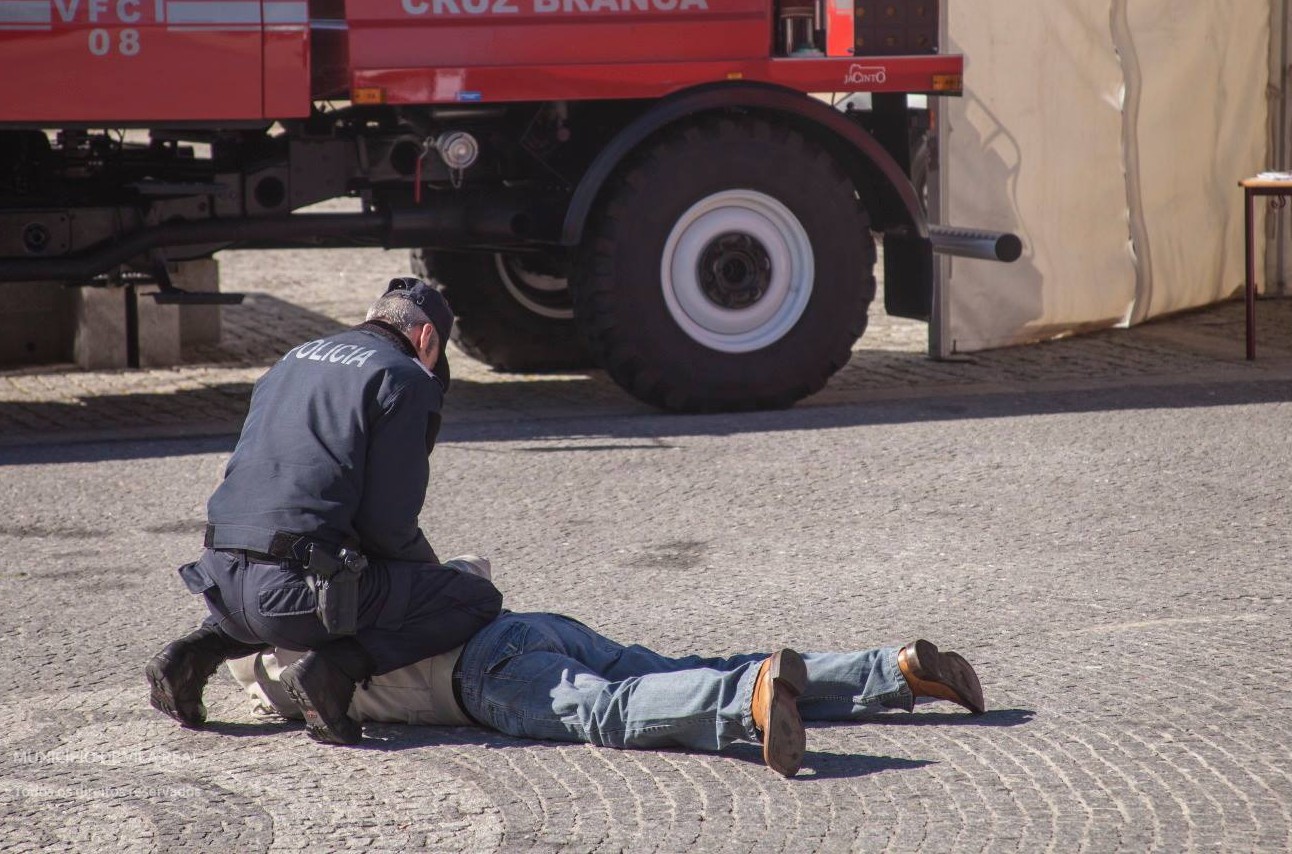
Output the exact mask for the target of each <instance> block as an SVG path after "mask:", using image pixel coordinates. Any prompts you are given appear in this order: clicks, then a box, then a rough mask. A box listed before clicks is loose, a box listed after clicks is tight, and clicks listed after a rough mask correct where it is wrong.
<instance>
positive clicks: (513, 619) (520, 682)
mask: <svg viewBox="0 0 1292 854" xmlns="http://www.w3.org/2000/svg"><path fill="white" fill-rule="evenodd" d="M446 565H448V566H455V567H457V568H459V569H463V570H464V571H469V572H472V573H473V574H477V575H482V576H484V577H486V578H488V577H489V575H490V572H489V562H488V561H487V560H485V559H483V558H478V557H474V556H467V557H464V558H457V559H455V560H452V561H449V562H448V564H446ZM299 657H300V653H293V652H289V651H285V650H278V651H276V652H262V653H259V654H257V655H255V656H251V657H247V658H242V659H237V660H235V661H231V662H230V663H229V669H230V671H231V672H232V673H233V675H234V678H236V679H237V680H238V682H239V684H241V685H242V686H243V688H244V689H245V690H246V691H247V693H248V694H250V695H251V697H252V698H254V699H255V700H256V702H257V705H258V710H259V711H261V712H262V713H268V714H278V715H281V716H283V717H288V718H296V719H300V718H301V717H302V715H301V711H300V708H299V707H298V706H297V705H296V703H294V702H293V700H292V698H291V696H290V695H289V694H288V692H287V691H286V690H285V689H284V688H283V686H282V684H281V682H280V681H279V677H280V675H281V673H282V671H283V669H284V668H285V667H287V666H289V665H290V664H291V663H292V662H293V661H295V660H296V659H297V658H299ZM917 697H931V698H936V699H940V700H949V701H951V702H953V703H958V704H959V705H961V706H964V707H965V708H966V709H969V711H971V712H973V713H974V714H982V713H983V711H984V708H985V707H984V705H983V697H982V688H981V687H980V686H979V684H978V677H977V674H975V673H974V669H973V667H972V666H970V664H969V662H967V661H965V659H964V658H962V657H961V656H960V655H958V654H956V653H954V652H941V651H939V650H938V648H937V647H936V646H934V645H933V644H932V643H929V642H928V641H926V640H917V641H915V642H914V643H911V644H907V645H906V646H904V647H901V648H897V647H882V648H878V649H869V650H864V651H859V652H844V653H811V652H809V653H804V654H803V655H801V656H800V655H799V654H798V653H796V652H795V651H794V650H791V649H783V650H781V651H780V652H778V653H775V654H772V655H768V654H767V653H752V654H747V655H736V656H732V657H730V658H702V657H700V656H687V657H685V658H667V657H665V656H662V655H659V654H657V653H654V652H651V651H650V650H649V649H646V648H645V647H642V646H636V645H633V646H623V645H621V644H618V643H616V642H614V641H612V640H610V639H608V638H606V637H603V636H602V635H600V634H598V633H597V632H595V631H593V630H592V629H590V628H588V627H587V626H585V625H584V624H583V623H580V622H579V621H578V620H575V619H573V618H571V617H565V616H561V615H560V614H548V613H534V614H516V613H510V612H507V611H504V612H503V614H502V616H500V617H498V618H497V619H495V620H494V621H493V622H492V623H490V624H489V625H487V626H486V627H485V628H483V629H481V630H480V631H479V632H477V633H476V634H475V635H474V636H473V637H472V638H471V639H470V640H468V641H467V642H466V644H465V645H464V646H463V647H461V648H460V649H456V650H453V651H451V652H447V653H444V654H442V655H437V656H435V657H434V658H428V659H426V660H424V661H421V662H418V663H417V664H414V665H411V666H409V667H404V668H401V669H399V670H395V671H393V672H391V673H387V674H384V675H382V676H375V677H373V678H372V681H371V682H370V683H369V684H368V685H367V686H366V690H360V691H357V692H356V693H355V696H354V700H353V701H352V703H351V706H350V714H351V716H352V717H354V718H356V719H358V720H360V721H364V720H367V721H379V722H383V723H407V724H438V725H445V726H471V725H473V724H476V725H479V726H484V727H488V728H491V729H496V730H498V731H500V732H503V733H506V734H507V735H512V736H518V737H521V738H538V739H552V740H556V741H574V742H587V743H589V744H596V745H599V746H601V747H616V748H638V749H653V748H661V747H683V748H689V749H692V750H704V751H717V750H721V749H722V748H723V747H725V746H726V745H728V744H730V743H731V742H733V741H754V742H761V743H762V745H763V758H764V760H765V761H766V762H767V764H768V766H770V767H771V768H772V769H773V770H775V771H777V772H779V773H781V774H784V775H785V776H787V777H792V776H793V775H794V774H796V773H797V772H798V769H799V765H800V764H801V762H802V760H803V754H804V750H805V735H804V731H803V720H815V721H855V720H862V719H865V718H867V717H871V716H873V715H875V714H877V713H879V712H882V711H884V710H886V709H905V710H907V711H910V710H911V709H912V708H913V706H914V703H915V698H917Z"/></svg>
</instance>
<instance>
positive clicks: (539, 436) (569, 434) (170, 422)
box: [0, 377, 1292, 466]
mask: <svg viewBox="0 0 1292 854" xmlns="http://www.w3.org/2000/svg"><path fill="white" fill-rule="evenodd" d="M467 384H468V385H470V383H467ZM517 384H519V385H524V383H523V382H520V381H518V382H517ZM476 385H477V386H478V388H477V389H476V390H475V392H476V394H477V395H478V396H489V397H492V398H495V399H497V400H500V401H501V400H507V399H508V396H509V394H510V392H509V390H508V387H509V386H511V385H513V383H510V382H498V383H481V384H476ZM231 393H234V391H233V390H231V389H228V388H221V389H203V390H199V391H194V392H189V391H183V392H177V393H175V394H172V395H164V396H161V397H164V398H166V401H167V406H166V410H167V411H168V412H171V413H174V412H176V411H184V410H186V409H188V408H189V404H190V402H191V403H192V406H193V408H194V410H195V411H200V409H201V404H202V403H203V402H209V399H210V397H211V396H212V395H213V394H214V395H220V396H225V395H229V394H231ZM1288 401H1292V378H1283V377H1277V378H1268V379H1264V380H1260V379H1254V380H1248V381H1222V380H1216V381H1210V382H1194V383H1187V384H1172V385H1135V386H1127V387H1118V388H1089V389H1074V390H1060V391H1033V390H1027V389H1022V390H1017V391H1009V392H1001V393H982V394H966V393H957V392H956V391H954V390H947V391H946V392H945V393H944V394H943V395H940V396H937V397H923V398H919V399H913V400H877V401H871V402H866V401H858V402H854V403H847V404H840V405H830V406H813V405H810V404H808V405H801V406H799V407H797V408H794V409H789V410H782V411H777V412H750V413H740V414H733V415H670V414H666V413H660V412H654V411H652V410H646V409H629V410H628V411H626V412H625V411H624V407H623V406H609V407H608V406H606V405H605V404H604V403H596V402H593V403H589V404H586V405H582V406H577V405H570V404H566V405H563V406H560V407H558V408H551V409H547V410H546V411H545V410H544V409H543V408H541V407H535V408H533V409H530V410H525V409H523V408H520V409H517V408H515V407H513V408H511V409H509V410H505V411H500V412H497V413H486V412H480V411H478V410H477V411H472V410H471V409H468V408H466V407H462V408H456V409H455V408H454V406H453V396H452V395H451V396H450V404H449V410H448V413H447V417H446V420H445V426H444V429H443V431H442V432H441V434H440V444H441V446H443V445H459V446H467V447H469V446H470V445H471V444H472V443H476V442H499V443H506V442H516V443H524V442H539V441H541V442H545V443H546V442H551V441H554V440H561V439H566V440H569V442H568V444H566V445H550V444H544V445H542V446H533V447H524V446H522V447H517V448H503V449H496V451H497V452H499V453H557V452H562V451H590V450H601V451H606V450H619V449H633V450H636V449H640V448H642V447H650V448H661V449H662V448H665V447H667V445H666V444H665V443H664V442H662V440H663V439H665V438H670V437H685V436H730V435H738V434H742V433H767V432H777V431H804V430H822V429H831V428H840V427H858V426H868V425H891V424H906V423H915V422H939V421H965V420H973V419H987V418H1017V417H1024V416H1035V415H1053V414H1069V413H1086V412H1111V411H1120V410H1145V409H1188V408H1200V407H1217V406H1236V405H1244V404H1262V403H1283V402H1288ZM42 405H45V406H55V407H57V406H64V405H66V404H24V406H25V407H26V408H28V409H33V408H39V407H40V406H42ZM114 405H119V404H118V403H117V399H116V398H103V399H92V400H88V401H86V402H85V409H86V410H87V411H88V413H89V414H90V415H91V417H93V414H94V412H95V410H96V409H97V408H98V407H112V406H114ZM132 405H138V403H137V401H136V402H135V403H132ZM0 408H3V405H0ZM244 411H245V404H244V405H243V407H242V408H240V409H239V410H238V413H239V417H241V413H242V412H244ZM203 423H210V422H201V421H199V422H198V423H197V424H196V425H187V427H186V425H184V424H183V419H182V417H178V416H175V417H173V418H172V417H162V416H160V415H159V416H158V418H157V419H156V420H154V422H153V423H152V424H151V425H150V426H149V427H148V428H147V430H146V434H150V435H151V437H150V438H146V439H145V438H140V439H135V438H133V437H132V436H131V435H130V434H129V433H126V434H125V435H124V436H122V435H121V434H120V433H107V434H101V435H91V436H82V437H78V439H77V440H71V441H69V440H64V442H63V443H59V434H58V432H57V431H54V432H50V433H38V434H36V435H34V436H32V437H31V440H30V442H26V441H20V442H11V443H9V445H8V447H5V446H4V445H3V443H0V466H18V465H32V464H50V463H59V462H97V461H102V460H123V459H124V460H129V459H141V458H153V457H164V456H184V455H191V454H205V453H223V452H227V451H229V450H231V449H232V447H233V442H234V440H235V439H236V435H237V431H238V428H239V424H238V423H237V422H236V421H228V422H226V423H224V424H223V425H222V426H221V425H220V424H216V426H215V427H214V428H212V432H213V433H214V435H212V434H211V433H207V434H205V435H204V434H203V431H202V430H201V425H202V424H203ZM175 427H179V428H181V432H180V434H179V435H177V433H176V432H171V433H170V436H171V437H173V438H168V437H167V429H168V428H175ZM184 429H188V430H190V431H191V432H190V433H184V432H182V431H183V430H184ZM192 433H196V434H197V436H196V437H195V436H193V435H192ZM3 438H6V437H0V439H3ZM590 440H591V441H590ZM91 443H92V444H91ZM490 450H491V451H492V450H495V449H490Z"/></svg>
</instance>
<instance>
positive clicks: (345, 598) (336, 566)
mask: <svg viewBox="0 0 1292 854" xmlns="http://www.w3.org/2000/svg"><path fill="white" fill-rule="evenodd" d="M367 568H368V559H367V558H366V557H364V556H363V555H362V554H360V553H359V552H356V551H354V550H352V549H346V548H343V549H341V550H340V551H338V552H337V553H336V554H333V553H332V552H331V551H329V550H327V549H326V548H322V547H320V546H319V545H318V544H311V545H310V547H309V552H308V559H307V560H306V561H305V571H306V572H307V573H308V574H309V576H310V579H311V582H312V584H313V587H314V594H315V597H316V600H317V605H316V606H315V610H316V612H317V613H318V617H319V619H320V620H322V621H323V627H324V628H325V629H327V630H328V633H329V634H333V635H352V634H354V633H355V631H356V624H357V623H358V620H359V577H360V576H362V575H363V572H364V570H365V569H367Z"/></svg>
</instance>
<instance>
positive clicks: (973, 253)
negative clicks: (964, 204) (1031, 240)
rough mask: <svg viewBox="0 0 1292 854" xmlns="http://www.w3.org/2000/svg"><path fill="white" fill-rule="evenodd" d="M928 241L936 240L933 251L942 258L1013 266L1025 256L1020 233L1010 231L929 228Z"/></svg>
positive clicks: (946, 226)
mask: <svg viewBox="0 0 1292 854" xmlns="http://www.w3.org/2000/svg"><path fill="white" fill-rule="evenodd" d="M929 239H930V240H932V241H933V251H934V252H938V253H941V254H943V255H955V256H957V257H960V258H978V259H980V260H983V261H1003V262H1004V263H1006V264H1012V263H1013V262H1015V261H1017V260H1018V259H1019V258H1021V257H1022V256H1023V241H1022V240H1020V239H1019V237H1018V235H1017V234H1010V233H1008V232H999V231H980V230H978V229H975V228H954V227H952V226H948V225H930V226H929Z"/></svg>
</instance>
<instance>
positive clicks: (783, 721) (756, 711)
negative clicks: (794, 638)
mask: <svg viewBox="0 0 1292 854" xmlns="http://www.w3.org/2000/svg"><path fill="white" fill-rule="evenodd" d="M806 687H807V665H805V664H804V663H803V658H802V656H800V655H799V654H798V653H797V652H795V651H794V650H792V649H783V650H781V651H780V652H778V653H776V654H775V655H773V656H772V657H770V658H768V659H767V660H766V661H764V662H763V663H762V664H761V665H759V667H758V677H757V678H756V680H755V681H754V696H753V700H752V702H751V703H750V712H751V713H752V714H753V717H754V726H756V727H758V731H759V733H760V734H761V735H762V739H763V761H764V762H766V763H767V767H768V768H771V769H772V770H773V771H775V772H776V773H778V774H783V775H785V776H786V777H793V776H794V775H795V774H797V773H798V771H799V766H800V765H802V764H803V754H804V753H805V752H806V751H807V733H805V732H804V731H803V719H802V718H801V717H799V704H798V696H799V694H802V693H803V689H804V688H806Z"/></svg>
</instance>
